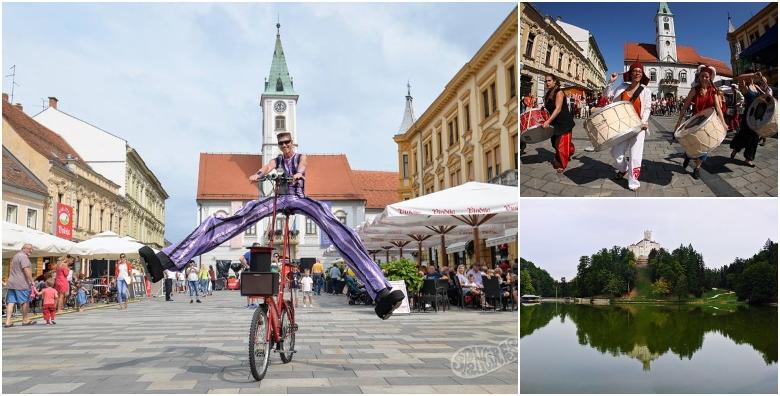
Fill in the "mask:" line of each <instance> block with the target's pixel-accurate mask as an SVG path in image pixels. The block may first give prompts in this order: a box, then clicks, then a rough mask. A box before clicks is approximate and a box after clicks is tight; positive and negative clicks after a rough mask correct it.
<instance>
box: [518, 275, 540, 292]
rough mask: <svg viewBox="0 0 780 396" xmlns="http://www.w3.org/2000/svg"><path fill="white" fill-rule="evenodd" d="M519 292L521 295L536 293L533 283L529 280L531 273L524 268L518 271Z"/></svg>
mask: <svg viewBox="0 0 780 396" xmlns="http://www.w3.org/2000/svg"><path fill="white" fill-rule="evenodd" d="M520 293H521V295H523V294H534V293H536V290H534V285H533V284H532V282H531V274H529V273H528V271H526V270H523V271H520Z"/></svg>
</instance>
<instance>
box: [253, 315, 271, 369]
mask: <svg viewBox="0 0 780 396" xmlns="http://www.w3.org/2000/svg"><path fill="white" fill-rule="evenodd" d="M268 326H269V324H268V311H267V308H266V307H265V305H261V306H259V307H257V309H255V314H254V315H253V316H252V324H251V327H250V328H249V368H250V369H251V371H252V377H255V380H257V381H260V380H262V379H263V377H265V372H266V370H268V363H269V362H270V360H271V353H270V352H271V342H270V340H269V339H266V337H265V335H266V333H267V332H268Z"/></svg>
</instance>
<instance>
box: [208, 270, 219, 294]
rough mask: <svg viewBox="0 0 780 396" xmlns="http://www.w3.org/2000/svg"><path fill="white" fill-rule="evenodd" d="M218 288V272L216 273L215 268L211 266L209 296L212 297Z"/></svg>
mask: <svg viewBox="0 0 780 396" xmlns="http://www.w3.org/2000/svg"><path fill="white" fill-rule="evenodd" d="M216 287H217V271H214V266H213V265H209V295H212V294H213V292H214V289H215V288H216Z"/></svg>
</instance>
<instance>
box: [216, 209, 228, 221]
mask: <svg viewBox="0 0 780 396" xmlns="http://www.w3.org/2000/svg"><path fill="white" fill-rule="evenodd" d="M214 217H216V218H218V219H222V218H225V217H227V212H225V211H224V210H218V211H216V212H214Z"/></svg>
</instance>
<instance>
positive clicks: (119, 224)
mask: <svg viewBox="0 0 780 396" xmlns="http://www.w3.org/2000/svg"><path fill="white" fill-rule="evenodd" d="M116 229H117V231H119V232H117V234H119V235H122V218H121V217H120V218H119V223H117V225H116Z"/></svg>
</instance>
